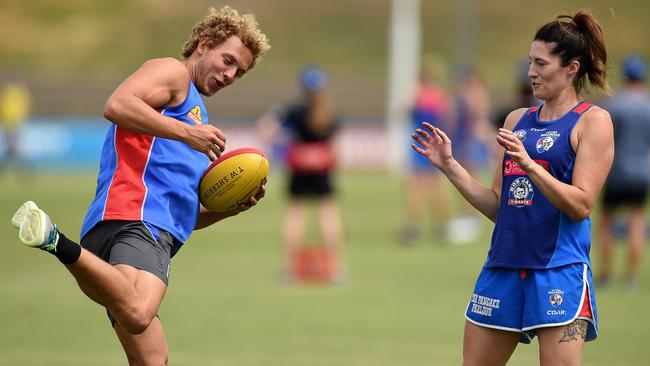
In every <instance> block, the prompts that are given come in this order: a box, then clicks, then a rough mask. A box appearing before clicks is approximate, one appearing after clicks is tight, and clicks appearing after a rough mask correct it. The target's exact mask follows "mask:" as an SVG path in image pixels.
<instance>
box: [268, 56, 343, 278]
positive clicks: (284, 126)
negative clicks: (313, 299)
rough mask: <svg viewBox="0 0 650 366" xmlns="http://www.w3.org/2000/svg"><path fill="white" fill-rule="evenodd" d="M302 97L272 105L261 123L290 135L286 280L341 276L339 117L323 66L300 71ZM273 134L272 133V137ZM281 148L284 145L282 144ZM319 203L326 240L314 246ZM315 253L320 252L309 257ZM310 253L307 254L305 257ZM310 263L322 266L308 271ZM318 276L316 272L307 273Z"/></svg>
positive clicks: (276, 132)
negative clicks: (309, 234) (310, 227)
mask: <svg viewBox="0 0 650 366" xmlns="http://www.w3.org/2000/svg"><path fill="white" fill-rule="evenodd" d="M299 81H300V86H301V89H302V100H301V101H299V102H298V103H295V104H290V105H287V106H286V107H273V108H272V109H271V110H270V111H269V112H268V113H266V114H265V115H264V116H262V117H261V118H260V120H259V121H258V124H259V125H260V128H261V130H262V132H263V134H265V136H266V138H267V139H268V138H272V137H273V136H275V137H277V138H280V139H281V141H286V142H287V143H288V146H287V147H286V152H284V154H285V157H286V161H285V165H286V169H287V172H288V190H289V208H288V211H287V214H286V218H285V222H284V230H283V238H284V246H285V261H286V263H285V273H284V275H285V276H286V278H285V280H287V281H289V282H293V281H295V280H301V279H319V280H326V281H339V280H341V279H342V277H341V276H342V268H341V267H342V260H341V249H342V230H343V229H342V223H341V217H340V213H339V208H338V204H337V202H336V198H335V187H334V181H333V173H334V170H335V164H336V147H335V145H336V141H335V139H336V136H337V133H338V131H339V127H340V121H339V119H338V117H337V115H336V113H335V110H334V107H333V106H332V103H331V101H330V99H329V97H328V95H327V90H326V88H327V84H328V77H327V74H326V73H325V71H324V70H323V69H322V68H321V67H319V66H309V67H306V68H305V69H304V70H303V71H302V73H301V74H300V79H299ZM272 140H273V139H272ZM279 150H280V151H282V150H284V149H282V148H280V149H279ZM311 203H315V205H316V209H317V212H318V226H319V229H320V234H321V237H322V241H323V243H322V244H323V245H322V247H321V249H322V250H321V251H318V252H315V251H313V248H308V247H310V246H311V245H309V244H308V243H306V242H305V236H306V235H305V231H306V227H307V222H308V218H309V209H310V207H309V205H310V204H311ZM310 253H318V254H313V255H314V256H316V258H312V257H310V256H311V255H312V254H310ZM305 256H308V257H309V258H307V257H305ZM305 261H308V262H309V261H317V262H318V263H312V264H313V265H316V266H322V267H323V268H320V269H317V270H316V271H317V272H318V273H305V271H308V269H306V268H305V266H310V265H312V264H310V263H305ZM310 276H315V277H318V278H304V277H310Z"/></svg>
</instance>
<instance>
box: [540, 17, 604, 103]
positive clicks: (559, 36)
mask: <svg viewBox="0 0 650 366" xmlns="http://www.w3.org/2000/svg"><path fill="white" fill-rule="evenodd" d="M534 40H535V41H542V42H546V43H554V44H555V46H554V47H553V49H552V50H551V53H552V54H553V55H557V56H559V57H560V60H561V63H562V66H567V65H568V64H569V63H571V62H572V61H574V60H575V61H578V62H579V63H580V68H579V70H578V73H577V74H576V78H575V79H574V81H573V86H574V88H575V89H576V92H578V93H580V91H581V90H583V89H585V87H586V86H587V81H588V82H589V85H591V86H593V87H595V88H597V89H600V90H602V91H604V92H605V93H609V91H610V88H609V85H608V84H607V49H606V48H605V36H604V35H603V29H602V28H601V26H600V24H598V21H596V18H594V16H593V15H591V13H590V12H589V11H587V10H579V11H578V12H577V13H576V14H575V15H573V16H571V15H558V16H557V18H556V19H555V20H554V21H551V22H548V23H546V24H544V25H543V26H542V27H540V28H539V29H538V30H537V33H536V34H535V38H534Z"/></svg>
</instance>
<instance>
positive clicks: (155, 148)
mask: <svg viewBox="0 0 650 366" xmlns="http://www.w3.org/2000/svg"><path fill="white" fill-rule="evenodd" d="M160 113H162V114H163V115H165V116H168V117H172V118H175V119H177V120H179V121H181V122H183V123H187V124H190V125H199V124H202V123H204V121H205V123H207V121H208V114H207V111H206V109H205V105H204V104H203V99H202V98H201V95H200V94H199V92H198V90H197V89H196V87H195V86H194V84H193V83H192V82H190V86H189V90H188V93H187V98H186V99H185V101H184V102H183V103H182V104H180V105H178V106H175V107H171V108H167V109H161V110H160ZM208 163H209V160H208V158H207V156H206V155H205V154H203V153H200V152H198V151H196V150H194V149H192V148H191V147H190V146H189V145H187V144H186V143H184V142H181V141H176V140H170V139H165V138H161V137H155V136H150V135H144V134H140V133H136V132H132V131H128V130H125V129H123V128H120V127H117V126H116V125H115V124H111V127H110V129H109V130H108V133H107V134H106V140H105V141H104V146H103V148H102V155H101V159H100V166H99V175H98V177H97V191H96V193H95V199H94V200H93V202H92V203H91V205H90V208H89V209H88V213H87V214H86V218H85V220H84V223H83V226H82V228H81V237H82V238H83V237H84V236H85V235H86V234H87V233H88V232H89V231H90V230H91V229H92V228H93V227H94V226H95V225H96V224H97V223H98V222H100V221H105V220H128V221H142V222H144V223H145V224H147V226H148V227H149V228H150V230H151V229H153V231H156V230H155V229H156V228H158V229H162V230H165V231H167V232H169V233H170V234H171V235H173V236H174V238H175V239H176V241H177V243H176V244H175V246H174V249H173V251H172V253H176V252H177V251H178V249H179V248H180V246H181V245H182V243H183V242H185V240H187V238H189V236H190V234H191V233H192V231H193V230H194V226H195V225H196V221H197V219H198V214H199V207H200V206H199V198H198V194H197V191H198V186H199V181H200V179H201V176H202V175H203V173H204V172H205V169H206V167H207V166H208ZM152 226H153V228H152Z"/></svg>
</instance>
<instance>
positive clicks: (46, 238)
mask: <svg viewBox="0 0 650 366" xmlns="http://www.w3.org/2000/svg"><path fill="white" fill-rule="evenodd" d="M11 223H12V224H13V225H14V226H15V227H17V228H18V229H19V232H18V237H19V238H20V241H22V242H23V244H25V245H27V246H30V247H33V248H39V249H43V250H47V251H54V250H56V245H57V243H58V241H59V231H58V230H57V228H56V225H54V224H53V223H52V220H50V217H49V216H47V214H46V213H45V212H44V211H43V210H41V209H40V208H38V206H36V204H35V203H34V202H32V201H27V202H25V203H23V204H22V205H21V206H20V207H19V208H18V210H17V211H16V213H15V214H14V216H13V217H12V218H11Z"/></svg>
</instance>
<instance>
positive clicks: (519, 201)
mask: <svg viewBox="0 0 650 366" xmlns="http://www.w3.org/2000/svg"><path fill="white" fill-rule="evenodd" d="M532 204H533V185H532V183H530V181H529V180H528V179H527V178H523V177H522V178H517V179H515V180H514V181H513V182H512V184H510V189H508V205H510V206H515V207H525V206H530V205H532Z"/></svg>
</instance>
